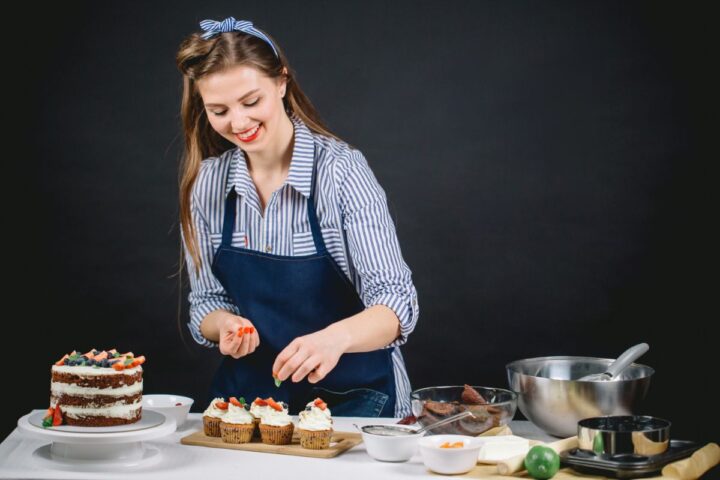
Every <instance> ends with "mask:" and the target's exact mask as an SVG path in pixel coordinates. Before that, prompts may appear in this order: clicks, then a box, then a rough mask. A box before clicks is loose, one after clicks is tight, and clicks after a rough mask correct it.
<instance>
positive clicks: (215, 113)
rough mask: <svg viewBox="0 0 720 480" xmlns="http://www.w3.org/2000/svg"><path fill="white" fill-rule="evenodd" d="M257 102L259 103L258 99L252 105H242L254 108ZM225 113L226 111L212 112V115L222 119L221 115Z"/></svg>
mask: <svg viewBox="0 0 720 480" xmlns="http://www.w3.org/2000/svg"><path fill="white" fill-rule="evenodd" d="M259 101H260V99H259V98H258V99H257V100H255V101H254V102H253V103H245V104H243V105H245V106H246V107H254V106H255V105H257V104H258V102H259ZM226 111H227V110H223V111H222V112H212V114H213V115H215V116H216V117H222V116H223V115H225V112H226Z"/></svg>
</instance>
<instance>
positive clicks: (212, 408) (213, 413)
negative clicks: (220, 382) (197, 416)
mask: <svg viewBox="0 0 720 480" xmlns="http://www.w3.org/2000/svg"><path fill="white" fill-rule="evenodd" d="M224 401H225V399H223V398H222V397H218V398H215V399H213V401H212V402H210V405H209V406H208V408H207V409H206V410H205V411H204V412H203V416H205V417H213V418H223V417H224V416H225V414H226V413H227V410H221V409H219V408H218V407H217V405H216V404H217V403H218V402H224Z"/></svg>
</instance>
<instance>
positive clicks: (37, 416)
mask: <svg viewBox="0 0 720 480" xmlns="http://www.w3.org/2000/svg"><path fill="white" fill-rule="evenodd" d="M45 414H46V412H45V411H40V412H35V413H33V414H31V415H30V417H28V422H29V423H30V425H32V426H34V427H37V428H40V429H42V430H45V431H56V432H70V433H118V432H136V431H138V430H145V429H147V428H153V427H157V426H158V425H161V424H162V423H163V422H164V421H165V416H164V415H163V414H162V413H159V412H155V411H152V410H147V411H146V410H145V409H143V412H142V417H141V418H140V420H139V421H137V422H135V423H130V424H127V425H114V426H112V427H81V426H78V425H58V426H57V427H43V426H42V420H43V417H44V416H45Z"/></svg>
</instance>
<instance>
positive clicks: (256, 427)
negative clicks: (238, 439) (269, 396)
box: [252, 418, 260, 438]
mask: <svg viewBox="0 0 720 480" xmlns="http://www.w3.org/2000/svg"><path fill="white" fill-rule="evenodd" d="M252 438H260V419H259V418H253V434H252Z"/></svg>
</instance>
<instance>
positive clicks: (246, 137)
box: [235, 123, 262, 143]
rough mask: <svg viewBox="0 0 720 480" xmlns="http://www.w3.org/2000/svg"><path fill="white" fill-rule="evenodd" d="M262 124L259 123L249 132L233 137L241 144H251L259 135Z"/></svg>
mask: <svg viewBox="0 0 720 480" xmlns="http://www.w3.org/2000/svg"><path fill="white" fill-rule="evenodd" d="M261 127H262V123H259V124H257V125H255V126H254V127H252V128H251V129H249V130H245V131H244V132H240V133H237V134H235V137H236V138H237V139H238V140H240V141H241V142H245V143H247V142H252V141H253V140H255V139H256V138H257V137H258V136H259V135H260V130H261Z"/></svg>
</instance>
